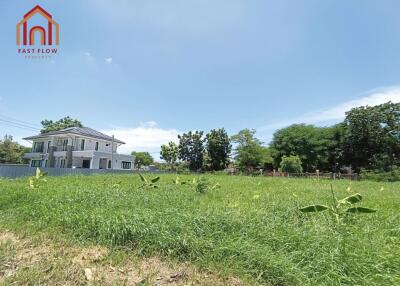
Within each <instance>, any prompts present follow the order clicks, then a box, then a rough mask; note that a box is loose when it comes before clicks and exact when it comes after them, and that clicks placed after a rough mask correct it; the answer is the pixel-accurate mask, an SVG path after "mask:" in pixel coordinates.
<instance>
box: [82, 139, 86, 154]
mask: <svg viewBox="0 0 400 286" xmlns="http://www.w3.org/2000/svg"><path fill="white" fill-rule="evenodd" d="M83 150H85V139H82V140H81V151H83Z"/></svg>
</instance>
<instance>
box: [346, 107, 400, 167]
mask: <svg viewBox="0 0 400 286" xmlns="http://www.w3.org/2000/svg"><path fill="white" fill-rule="evenodd" d="M344 124H345V128H346V133H345V144H344V148H343V149H344V152H345V161H346V162H347V163H348V164H351V166H353V167H354V168H355V169H356V170H360V169H361V168H366V169H380V170H383V171H389V170H391V169H392V167H393V166H400V103H391V102H388V103H385V104H382V105H377V106H365V107H364V106H362V107H358V108H353V109H352V110H350V111H349V112H347V113H346V119H345V121H344Z"/></svg>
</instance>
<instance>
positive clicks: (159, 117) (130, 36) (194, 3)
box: [0, 0, 400, 155]
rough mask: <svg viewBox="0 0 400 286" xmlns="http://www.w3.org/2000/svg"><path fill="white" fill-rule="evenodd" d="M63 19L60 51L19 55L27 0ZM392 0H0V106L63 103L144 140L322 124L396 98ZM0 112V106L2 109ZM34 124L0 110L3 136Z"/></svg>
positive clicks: (149, 144) (136, 146)
mask: <svg viewBox="0 0 400 286" xmlns="http://www.w3.org/2000/svg"><path fill="white" fill-rule="evenodd" d="M37 4H39V5H41V6H42V7H43V8H44V9H46V10H47V11H49V12H50V13H51V14H52V15H53V17H54V19H55V20H56V21H57V22H58V23H59V24H60V27H61V29H60V45H59V53H58V54H57V55H56V56H53V57H52V59H51V60H29V59H25V58H24V57H23V56H21V55H20V54H18V53H17V46H16V44H15V25H16V23H17V22H18V21H19V20H21V19H22V17H23V14H25V13H26V12H27V11H29V10H30V9H31V8H33V7H34V6H35V5H37ZM399 11H400V2H399V1H395V0H393V1H389V0H383V1H368V0H358V1H337V0H336V1H329V0H326V1H319V0H318V1H317V0H313V1H312V0H307V1H306V0H302V1H294V0H291V1H285V0H279V1H265V0H262V1H261V0H260V1H255V0H254V1H253V0H243V1H239V0H218V1H216V0H213V1H212V0H181V1H177V0H169V1H165V0H158V1H154V0H146V1H133V0H114V1H105V0H86V1H75V0H69V1H40V0H36V1H31V0H24V1H14V0H0V21H1V28H0V30H1V34H2V40H1V45H0V53H1V64H0V118H3V119H4V118H5V117H4V116H8V117H12V118H16V119H19V120H23V121H28V122H30V123H31V124H39V123H40V121H41V120H42V119H45V118H48V119H58V118H60V117H63V116H66V115H69V116H72V117H75V118H79V119H80V120H82V121H83V123H84V124H85V125H87V126H89V127H92V128H95V129H98V130H101V131H105V132H107V133H110V134H111V133H113V134H115V135H116V136H117V137H118V138H120V139H122V140H124V141H126V142H127V143H128V144H127V145H126V146H125V147H124V148H123V149H122V151H123V152H129V151H131V150H143V151H150V152H151V153H152V154H154V155H156V154H157V153H158V148H159V145H160V144H162V143H166V142H167V141H169V140H172V139H174V138H175V137H176V134H178V133H180V132H184V131H188V130H195V129H200V130H205V131H208V130H210V129H211V128H219V127H225V128H226V129H227V130H228V132H229V133H230V134H234V133H235V132H237V131H239V130H240V129H243V128H255V129H256V130H257V135H258V137H259V138H261V139H262V140H263V141H265V142H266V143H268V142H269V140H270V139H271V136H272V134H273V132H274V131H275V130H276V129H277V128H281V127H283V126H286V125H288V124H291V123H293V122H306V123H313V124H317V125H328V124H332V123H334V122H338V121H339V120H341V119H342V118H343V114H344V111H345V110H347V109H348V108H351V107H354V106H358V105H363V104H369V105H374V104H379V103H382V102H384V101H387V100H392V101H397V102H399V101H400V88H399V86H400V78H399V75H400V73H399V70H400V17H398V12H399ZM1 116H3V117H1ZM32 133H35V132H34V131H33V130H27V129H20V128H16V127H11V126H8V125H7V124H5V123H4V122H0V136H1V137H2V136H4V134H11V135H13V136H14V137H15V138H16V139H18V140H20V138H22V137H24V136H27V135H31V134H32Z"/></svg>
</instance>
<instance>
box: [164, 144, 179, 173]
mask: <svg viewBox="0 0 400 286" xmlns="http://www.w3.org/2000/svg"><path fill="white" fill-rule="evenodd" d="M178 156H179V147H178V145H176V144H175V143H174V142H172V141H171V142H169V143H168V144H167V145H165V144H164V145H161V151H160V157H161V159H163V160H164V161H165V162H166V163H167V164H168V165H169V166H170V167H174V166H175V164H176V161H177V160H178Z"/></svg>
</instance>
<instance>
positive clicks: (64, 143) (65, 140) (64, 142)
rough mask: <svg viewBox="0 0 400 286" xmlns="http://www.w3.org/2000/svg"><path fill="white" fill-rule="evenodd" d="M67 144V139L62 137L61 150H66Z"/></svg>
mask: <svg viewBox="0 0 400 286" xmlns="http://www.w3.org/2000/svg"><path fill="white" fill-rule="evenodd" d="M67 145H68V139H64V141H63V147H62V150H63V151H67Z"/></svg>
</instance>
